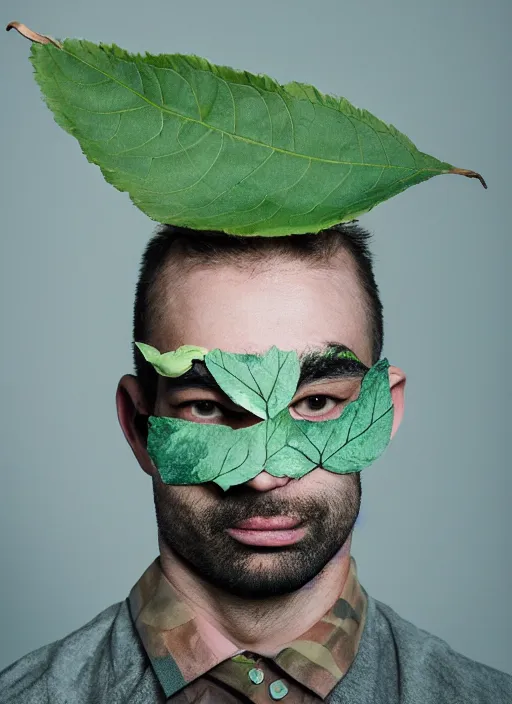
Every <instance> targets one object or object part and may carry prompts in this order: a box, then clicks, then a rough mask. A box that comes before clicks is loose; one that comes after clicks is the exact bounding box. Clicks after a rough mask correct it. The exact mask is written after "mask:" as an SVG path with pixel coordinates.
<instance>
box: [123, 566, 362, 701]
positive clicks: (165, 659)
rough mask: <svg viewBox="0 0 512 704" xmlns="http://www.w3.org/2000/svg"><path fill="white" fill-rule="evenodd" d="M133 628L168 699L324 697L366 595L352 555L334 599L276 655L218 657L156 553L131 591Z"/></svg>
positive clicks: (336, 677)
mask: <svg viewBox="0 0 512 704" xmlns="http://www.w3.org/2000/svg"><path fill="white" fill-rule="evenodd" d="M129 606H130V611H131V615H132V618H133V621H134V623H135V628H136V630H137V632H138V634H139V636H140V639H141V641H142V644H143V646H144V649H145V651H146V653H147V655H148V657H149V660H150V661H151V665H152V667H153V671H154V673H155V675H156V677H157V678H158V680H159V682H160V684H161V686H162V689H163V690H164V692H165V695H166V696H167V697H168V698H169V699H168V701H169V702H176V704H178V703H179V704H182V703H183V704H186V703H187V704H190V703H191V702H204V703H205V704H206V703H210V702H212V703H213V702H226V704H231V703H233V704H235V702H248V701H250V702H256V703H257V704H263V703H264V702H273V701H276V700H279V699H281V698H284V697H286V701H289V702H294V703H297V704H299V703H300V704H310V703H312V702H319V701H322V700H323V699H324V698H325V697H326V696H327V695H328V694H329V692H330V691H331V690H332V689H333V688H334V687H335V685H336V684H337V683H338V682H339V681H340V680H341V678H342V677H343V676H344V675H345V674H346V672H347V671H348V669H349V668H350V666H351V664H352V662H353V660H354V658H355V656H356V653H357V650H358V647H359V642H360V639H361V634H362V632H363V628H364V623H365V617H366V610H367V600H366V596H365V592H364V590H363V588H362V587H361V586H360V584H359V581H358V579H357V569H356V563H355V560H354V558H353V557H352V558H351V562H350V569H349V573H348V577H347V579H346V581H345V585H344V587H343V590H342V592H341V595H340V597H339V598H338V600H337V601H336V603H335V604H334V606H333V607H332V608H331V609H330V610H329V611H328V612H327V613H326V614H325V615H324V616H323V618H321V619H320V621H318V623H316V624H315V625H314V626H312V627H311V628H310V629H309V630H308V631H306V632H305V633H304V634H303V635H301V637H300V638H298V639H297V640H295V641H293V642H291V643H288V644H287V646H286V647H285V648H284V649H283V650H281V651H280V652H279V653H278V654H277V655H276V656H275V657H273V658H269V657H263V656H261V657H260V656H259V655H258V654H257V653H247V652H244V653H239V651H236V650H235V651H234V652H233V656H232V657H231V658H228V659H225V656H221V657H219V656H218V654H216V653H215V652H213V651H212V650H211V649H210V647H208V645H207V644H206V642H205V641H204V640H203V638H202V637H201V631H200V628H199V626H198V624H197V621H196V619H195V616H194V613H193V612H192V611H191V610H189V608H188V607H187V606H186V605H185V604H184V603H183V600H182V599H180V597H179V596H178V594H177V592H176V591H175V590H174V588H173V587H172V586H171V584H170V583H169V582H168V580H167V579H166V577H165V575H164V574H163V572H162V569H161V567H160V560H159V558H157V559H156V560H155V561H154V562H153V563H152V564H151V565H150V567H149V568H148V569H147V570H146V572H144V574H143V575H142V577H141V578H140V579H139V581H138V582H137V584H136V585H135V586H134V587H133V589H132V590H131V592H130V596H129Z"/></svg>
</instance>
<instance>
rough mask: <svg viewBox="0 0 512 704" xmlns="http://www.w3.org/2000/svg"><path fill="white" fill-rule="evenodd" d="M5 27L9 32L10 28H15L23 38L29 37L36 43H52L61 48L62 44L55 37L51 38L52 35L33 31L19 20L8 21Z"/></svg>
mask: <svg viewBox="0 0 512 704" xmlns="http://www.w3.org/2000/svg"><path fill="white" fill-rule="evenodd" d="M5 29H6V31H7V32H9V31H10V30H11V29H15V30H16V31H17V32H19V33H20V34H21V36H22V37H25V39H30V41H32V42H36V43H37V44H53V45H54V46H56V47H57V48H58V49H62V44H61V43H60V42H58V41H57V40H56V39H53V38H52V37H47V36H46V35H45V34H38V33H37V32H33V31H32V30H31V29H29V28H28V27H27V25H26V24H22V23H21V22H9V24H8V25H7V27H6V28H5Z"/></svg>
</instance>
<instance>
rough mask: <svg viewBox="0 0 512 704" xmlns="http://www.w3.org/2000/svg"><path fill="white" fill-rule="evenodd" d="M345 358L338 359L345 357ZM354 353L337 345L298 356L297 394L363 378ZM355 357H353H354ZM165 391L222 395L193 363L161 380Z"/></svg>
mask: <svg viewBox="0 0 512 704" xmlns="http://www.w3.org/2000/svg"><path fill="white" fill-rule="evenodd" d="M347 353H348V355H349V356H345V357H344V356H341V357H340V356H339V355H344V354H347ZM350 355H354V352H352V350H351V349H349V348H348V347H347V346H346V345H342V344H341V343H338V342H327V343H325V345H324V347H323V349H320V350H311V351H308V352H304V353H302V354H301V355H299V361H300V376H299V382H298V384H297V391H298V390H299V389H300V388H301V387H303V386H306V385H308V384H310V383H312V382H313V381H318V380H320V379H350V378H352V379H355V378H361V377H363V376H364V375H365V374H366V372H367V371H368V369H369V367H367V366H366V365H365V364H363V362H361V361H359V360H357V359H353V358H352V356H350ZM354 356H355V355H354ZM165 382H166V388H167V390H168V391H178V390H180V389H191V388H196V389H209V390H211V391H217V392H220V393H224V392H223V391H222V389H221V388H220V386H219V385H218V384H217V382H216V381H215V379H214V378H213V376H212V375H211V373H210V372H209V370H208V369H207V367H206V365H205V363H204V362H199V361H195V362H194V363H193V364H192V368H191V369H189V370H188V371H187V372H185V374H182V375H181V376H178V377H165Z"/></svg>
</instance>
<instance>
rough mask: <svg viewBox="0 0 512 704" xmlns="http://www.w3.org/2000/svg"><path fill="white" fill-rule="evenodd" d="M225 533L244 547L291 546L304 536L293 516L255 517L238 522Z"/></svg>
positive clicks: (297, 519) (301, 528)
mask: <svg viewBox="0 0 512 704" xmlns="http://www.w3.org/2000/svg"><path fill="white" fill-rule="evenodd" d="M227 533H228V534H229V535H230V536H231V537H232V538H234V539H235V540H237V541H238V542H239V543H243V544H244V545H254V546H258V547H281V546H283V547H284V546H286V545H293V544H294V543H297V542H298V541H299V540H302V538H303V537H304V536H305V534H306V528H305V527H303V526H302V524H301V521H300V519H299V518H296V517H293V516H273V517H272V518H264V517H263V516H256V517H254V518H248V519H247V520H245V521H239V522H238V523H236V524H235V525H234V526H233V527H232V528H228V529H227Z"/></svg>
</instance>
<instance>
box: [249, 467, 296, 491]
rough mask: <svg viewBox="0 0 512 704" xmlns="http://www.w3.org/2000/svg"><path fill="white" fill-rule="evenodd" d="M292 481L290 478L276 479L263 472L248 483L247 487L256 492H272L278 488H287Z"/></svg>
mask: <svg viewBox="0 0 512 704" xmlns="http://www.w3.org/2000/svg"><path fill="white" fill-rule="evenodd" d="M290 479H291V478H290V477H274V476H272V474H269V473H268V472H265V470H263V471H262V472H260V473H259V474H257V475H256V476H255V477H254V479H251V480H250V481H248V482H246V485H247V486H250V487H251V489H255V490H256V491H270V490H271V489H276V488H277V487H278V486H285V485H286V484H288V482H289V481H290Z"/></svg>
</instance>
